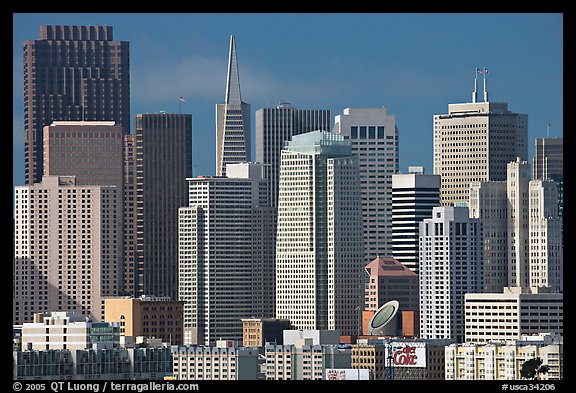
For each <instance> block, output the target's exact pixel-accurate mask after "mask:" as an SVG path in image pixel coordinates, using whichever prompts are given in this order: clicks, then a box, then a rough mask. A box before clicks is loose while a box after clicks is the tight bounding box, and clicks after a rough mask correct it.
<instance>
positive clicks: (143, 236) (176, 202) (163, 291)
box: [126, 113, 192, 300]
mask: <svg viewBox="0 0 576 393" xmlns="http://www.w3.org/2000/svg"><path fill="white" fill-rule="evenodd" d="M135 129H136V156H135V157H134V158H135V159H136V165H135V168H136V207H135V208H136V214H135V216H134V218H135V220H136V225H135V228H136V250H135V251H136V254H135V264H136V266H137V267H136V269H137V272H136V274H137V277H136V280H137V282H136V283H135V286H136V295H137V296H140V295H155V296H170V298H171V299H172V300H176V299H177V296H178V208H180V207H183V206H188V183H187V181H186V178H188V177H192V115H190V114H167V113H161V114H138V115H136V118H135ZM130 214H131V212H130V211H129V208H128V207H127V209H126V216H127V217H129V216H130ZM127 220H128V218H127ZM126 225H130V223H128V222H127V224H126Z"/></svg>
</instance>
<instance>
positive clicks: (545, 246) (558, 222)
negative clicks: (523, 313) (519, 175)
mask: <svg viewBox="0 0 576 393" xmlns="http://www.w3.org/2000/svg"><path fill="white" fill-rule="evenodd" d="M528 192H529V198H530V202H529V204H528V205H529V208H530V223H529V234H530V242H529V244H530V246H529V247H530V273H529V275H530V277H529V285H530V287H548V288H550V289H551V290H552V291H555V292H563V289H564V278H563V277H564V274H563V260H564V247H563V244H562V217H560V216H559V212H558V203H557V201H558V189H557V187H556V183H555V182H554V181H553V180H531V181H530V183H529V186H528Z"/></svg>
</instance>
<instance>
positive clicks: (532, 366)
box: [520, 357, 550, 379]
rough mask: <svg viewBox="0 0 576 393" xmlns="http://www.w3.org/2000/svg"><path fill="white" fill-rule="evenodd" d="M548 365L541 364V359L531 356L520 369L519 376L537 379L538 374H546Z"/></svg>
mask: <svg viewBox="0 0 576 393" xmlns="http://www.w3.org/2000/svg"><path fill="white" fill-rule="evenodd" d="M549 369H550V367H549V366H548V365H546V364H544V365H542V359H540V358H539V357H538V358H533V359H529V360H526V361H525V362H524V363H523V364H522V368H521V369H520V376H521V377H522V378H523V379H539V378H538V377H539V376H540V374H546V373H547V372H548V370H549Z"/></svg>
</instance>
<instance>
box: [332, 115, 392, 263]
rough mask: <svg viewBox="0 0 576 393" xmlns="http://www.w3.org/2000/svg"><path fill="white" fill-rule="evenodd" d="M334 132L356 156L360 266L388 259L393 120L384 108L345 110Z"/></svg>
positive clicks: (390, 220)
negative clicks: (361, 246) (361, 242)
mask: <svg viewBox="0 0 576 393" xmlns="http://www.w3.org/2000/svg"><path fill="white" fill-rule="evenodd" d="M334 123H335V124H334V132H335V133H336V134H341V135H343V136H344V138H345V139H349V140H350V142H351V143H352V152H353V154H354V155H355V156H356V157H358V162H359V168H360V185H361V196H362V218H363V231H364V253H365V254H364V263H365V264H366V263H368V262H370V261H372V260H373V259H374V258H376V257H377V256H381V257H389V256H392V175H393V174H394V173H397V172H398V171H399V164H398V163H399V154H398V152H399V140H398V128H397V127H396V117H395V116H393V115H389V114H388V113H387V111H386V109H385V108H346V109H344V112H343V114H341V115H338V116H336V120H335V121H334Z"/></svg>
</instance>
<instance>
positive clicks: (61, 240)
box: [12, 176, 122, 324]
mask: <svg viewBox="0 0 576 393" xmlns="http://www.w3.org/2000/svg"><path fill="white" fill-rule="evenodd" d="M15 192H16V213H15V219H14V225H15V228H14V272H13V274H14V289H13V291H14V292H13V314H12V315H13V321H14V322H13V323H14V324H22V323H24V322H31V321H32V318H33V314H34V313H38V312H48V311H77V312H78V313H79V314H80V315H83V316H86V317H91V318H92V319H93V320H95V321H100V320H102V319H103V317H104V310H103V300H102V298H103V297H104V296H114V295H117V294H118V293H117V292H118V289H119V284H120V282H121V281H120V280H121V277H120V275H119V267H120V266H119V264H120V262H121V260H122V248H121V238H122V228H121V226H120V222H121V218H120V214H119V212H120V206H119V198H117V189H116V187H115V186H78V185H76V178H75V177H74V176H44V177H43V178H42V182H41V183H36V184H34V185H32V186H20V187H15Z"/></svg>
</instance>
